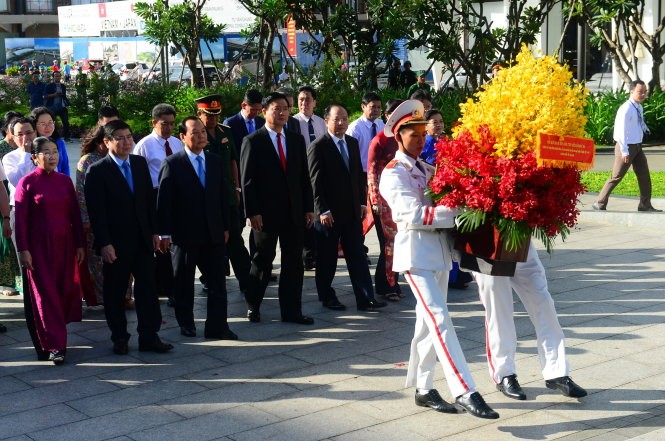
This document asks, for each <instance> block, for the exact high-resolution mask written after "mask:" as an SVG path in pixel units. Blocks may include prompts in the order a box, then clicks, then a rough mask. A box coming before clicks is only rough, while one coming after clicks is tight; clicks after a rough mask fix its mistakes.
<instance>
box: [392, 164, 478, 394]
mask: <svg viewBox="0 0 665 441" xmlns="http://www.w3.org/2000/svg"><path fill="white" fill-rule="evenodd" d="M433 173H434V167H432V166H430V165H428V164H426V163H424V162H422V161H417V162H416V160H415V159H413V158H411V157H409V156H408V155H406V154H404V153H402V152H401V151H398V152H397V153H396V154H395V159H393V160H392V161H391V162H390V163H388V165H387V166H386V168H385V169H384V170H383V173H382V174H381V180H380V183H379V189H380V191H381V195H382V196H383V197H384V198H385V199H386V201H387V202H388V205H390V209H391V211H392V217H393V220H394V221H395V223H396V224H397V235H396V236H395V251H394V259H393V271H396V272H400V273H404V274H405V275H406V280H407V281H408V283H409V286H411V290H412V291H413V293H414V295H415V297H416V300H417V305H416V326H415V332H414V336H413V340H412V342H411V356H410V359H409V370H408V373H407V379H406V385H407V386H411V387H413V386H415V387H417V388H418V389H419V390H427V389H434V386H433V383H434V369H435V367H436V358H437V356H438V357H439V360H440V361H441V365H442V366H443V371H444V373H445V375H446V380H447V382H448V387H449V388H450V392H451V394H452V396H453V397H458V396H460V395H464V394H466V393H467V392H469V393H473V392H474V391H475V386H474V383H473V379H472V378H471V373H470V372H469V368H468V366H467V364H466V360H465V358H464V354H463V353H462V348H461V347H460V344H459V340H458V339H457V334H456V333H455V328H454V327H453V323H452V321H451V319H450V314H449V313H448V308H447V306H446V300H447V294H448V272H449V271H450V269H451V268H452V260H451V250H450V242H449V239H448V234H447V233H446V232H444V231H441V229H444V228H451V227H453V225H454V218H455V215H456V214H458V211H457V210H455V209H450V208H447V207H434V206H433V205H434V204H433V203H432V200H431V199H430V198H429V197H428V196H426V195H425V191H426V189H427V183H428V182H429V178H430V177H431V175H432V174H433Z"/></svg>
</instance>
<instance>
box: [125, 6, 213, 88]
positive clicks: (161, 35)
mask: <svg viewBox="0 0 665 441" xmlns="http://www.w3.org/2000/svg"><path fill="white" fill-rule="evenodd" d="M205 2H206V0H194V1H192V0H185V1H184V2H183V3H180V4H176V5H169V4H168V1H167V0H157V1H156V2H155V3H151V4H148V3H143V2H141V3H136V4H135V5H134V12H136V15H138V16H139V17H140V18H141V19H142V20H143V21H144V22H145V30H144V34H145V36H146V39H147V40H148V41H150V42H151V43H153V44H155V45H158V46H160V47H166V46H168V45H169V44H172V45H173V47H175V49H176V50H177V51H178V53H180V55H182V58H183V60H184V61H185V64H187V66H188V67H189V69H190V70H191V72H192V84H193V85H197V84H198V83H199V76H200V72H199V69H197V64H198V62H197V60H199V59H201V40H205V41H210V42H215V41H217V40H218V39H219V35H220V34H221V33H222V32H223V31H224V28H225V25H223V24H216V23H215V22H214V21H213V20H212V19H211V18H210V17H208V16H207V15H205V14H203V13H202V12H201V9H202V8H203V5H205ZM202 64H203V63H201V65H202Z"/></svg>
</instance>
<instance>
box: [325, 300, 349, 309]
mask: <svg viewBox="0 0 665 441" xmlns="http://www.w3.org/2000/svg"><path fill="white" fill-rule="evenodd" d="M321 303H322V304H323V306H325V307H326V308H328V309H332V310H333V311H344V310H346V306H344V305H343V304H342V303H340V301H339V299H337V297H333V298H331V299H327V300H324V301H322V302H321Z"/></svg>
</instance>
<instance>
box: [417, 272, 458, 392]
mask: <svg viewBox="0 0 665 441" xmlns="http://www.w3.org/2000/svg"><path fill="white" fill-rule="evenodd" d="M406 277H408V278H409V280H410V281H411V286H413V287H414V288H415V290H416V294H417V295H418V298H419V299H420V303H421V304H422V305H423V308H425V311H426V312H427V315H428V316H429V318H430V319H431V320H432V323H434V327H435V328H436V336H437V338H438V339H439V343H441V347H442V348H443V352H444V353H445V354H446V358H447V359H448V363H450V366H451V367H452V368H453V371H454V372H455V376H456V377H457V379H458V380H459V382H460V383H461V384H462V386H464V388H465V389H466V390H467V391H468V390H471V389H470V388H469V386H468V385H467V384H466V382H465V381H464V379H463V378H462V375H461V374H460V373H459V371H458V370H457V366H455V363H454V362H453V359H452V358H451V357H450V353H449V352H448V348H446V344H445V343H444V341H443V336H442V335H441V330H440V329H439V327H438V326H437V324H436V319H435V318H434V314H433V313H432V311H430V309H429V308H428V307H427V304H426V303H425V301H424V299H423V295H422V294H421V293H420V290H419V289H418V285H416V282H414V281H413V277H411V272H410V271H407V272H406Z"/></svg>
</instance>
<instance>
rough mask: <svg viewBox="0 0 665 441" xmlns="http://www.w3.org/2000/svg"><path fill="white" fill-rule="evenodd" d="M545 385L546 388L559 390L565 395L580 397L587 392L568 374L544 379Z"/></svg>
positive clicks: (584, 395)
mask: <svg viewBox="0 0 665 441" xmlns="http://www.w3.org/2000/svg"><path fill="white" fill-rule="evenodd" d="M545 386H547V388H548V389H554V390H559V391H561V393H562V394H563V395H564V396H565V397H571V398H582V397H586V395H587V392H586V391H585V390H584V389H583V388H581V387H580V386H579V385H577V384H576V383H575V382H574V381H573V380H572V379H571V378H570V377H569V376H568V375H566V376H565V377H559V378H553V379H551V380H545Z"/></svg>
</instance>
